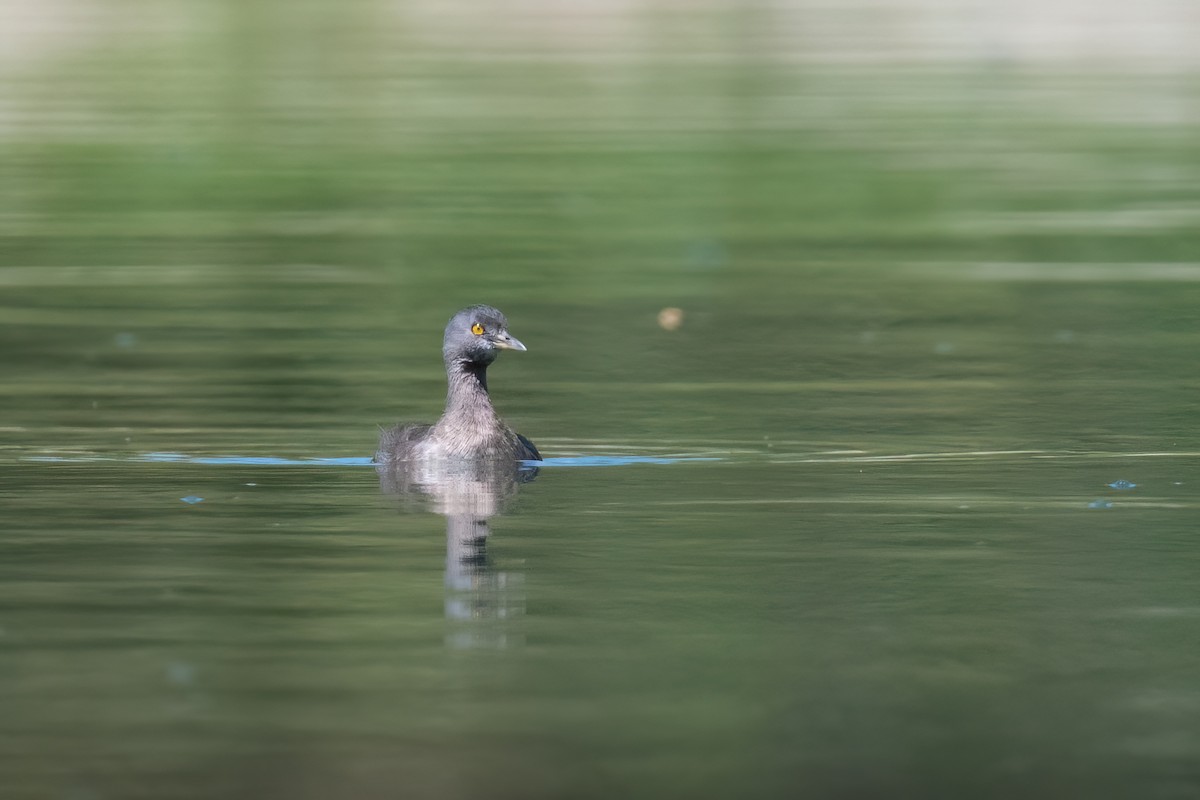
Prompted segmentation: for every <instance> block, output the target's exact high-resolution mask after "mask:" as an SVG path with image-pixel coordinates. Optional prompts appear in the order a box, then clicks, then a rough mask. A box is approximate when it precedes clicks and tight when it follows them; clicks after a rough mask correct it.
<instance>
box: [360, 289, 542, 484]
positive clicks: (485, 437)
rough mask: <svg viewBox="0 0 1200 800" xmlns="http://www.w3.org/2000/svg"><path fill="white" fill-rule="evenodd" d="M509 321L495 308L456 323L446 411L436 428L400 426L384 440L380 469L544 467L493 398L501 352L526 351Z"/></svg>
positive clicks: (447, 349) (474, 311)
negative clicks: (427, 464) (476, 462)
mask: <svg viewBox="0 0 1200 800" xmlns="http://www.w3.org/2000/svg"><path fill="white" fill-rule="evenodd" d="M525 349H526V348H525V345H523V344H521V342H520V341H518V340H517V339H516V337H514V336H513V335H512V334H510V333H509V332H508V320H507V319H505V317H504V315H503V314H501V313H500V311H498V310H497V309H495V308H492V307H491V306H471V307H470V308H464V309H463V310H462V311H459V312H458V313H457V314H455V315H454V316H453V317H451V319H450V322H449V324H447V325H446V336H445V338H444V339H443V340H442V358H443V360H444V361H445V362H446V382H447V384H448V388H447V392H446V411H445V412H444V413H443V414H442V417H441V419H439V420H438V421H437V422H435V423H434V424H433V425H397V426H396V427H394V428H389V429H387V430H385V431H383V433H382V434H381V435H380V437H379V452H378V453H376V454H375V461H376V463H380V464H388V463H395V462H399V461H411V460H415V459H429V458H434V459H438V458H449V459H463V458H470V459H488V460H499V459H512V460H525V461H541V460H542V457H541V455H540V454H539V453H538V451H537V448H536V447H534V446H533V442H531V441H529V440H528V439H526V438H525V437H524V436H522V435H521V434H519V433H514V432H513V430H512V429H511V428H509V427H508V426H507V425H505V424H504V420H502V419H500V415H499V414H497V413H496V409H495V408H493V407H492V400H491V397H489V396H488V388H487V368H488V365H489V364H491V363H492V362H493V361H495V360H496V356H497V355H499V352H500V351H501V350H525Z"/></svg>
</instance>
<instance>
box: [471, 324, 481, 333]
mask: <svg viewBox="0 0 1200 800" xmlns="http://www.w3.org/2000/svg"><path fill="white" fill-rule="evenodd" d="M471 333H473V334H475V335H476V336H483V326H482V325H480V324H479V323H478V322H476V323H475V324H474V325H472V326H471Z"/></svg>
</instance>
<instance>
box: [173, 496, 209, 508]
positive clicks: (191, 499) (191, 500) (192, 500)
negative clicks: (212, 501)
mask: <svg viewBox="0 0 1200 800" xmlns="http://www.w3.org/2000/svg"><path fill="white" fill-rule="evenodd" d="M179 499H180V500H182V501H183V502H185V503H187V504H188V505H189V506H194V505H196V503H203V502H204V498H203V497H197V496H196V495H194V494H189V495H188V496H187V497H181V498H179Z"/></svg>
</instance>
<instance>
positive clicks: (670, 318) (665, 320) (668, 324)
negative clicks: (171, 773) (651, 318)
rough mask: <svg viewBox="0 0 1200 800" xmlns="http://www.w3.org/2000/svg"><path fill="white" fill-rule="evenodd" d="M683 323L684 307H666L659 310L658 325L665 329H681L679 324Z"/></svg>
mask: <svg viewBox="0 0 1200 800" xmlns="http://www.w3.org/2000/svg"><path fill="white" fill-rule="evenodd" d="M682 324H683V309H682V308H674V307H670V308H664V309H663V310H662V311H660V312H658V327H660V328H662V329H663V330H664V331H675V330H679V326H680V325H682Z"/></svg>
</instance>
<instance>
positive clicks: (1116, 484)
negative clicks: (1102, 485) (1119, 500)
mask: <svg viewBox="0 0 1200 800" xmlns="http://www.w3.org/2000/svg"><path fill="white" fill-rule="evenodd" d="M1108 488H1110V489H1120V490H1121V491H1125V490H1127V489H1136V488H1137V484H1136V483H1130V482H1129V481H1126V480H1119V481H1113V482H1112V483H1110V484H1109V485H1108Z"/></svg>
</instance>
